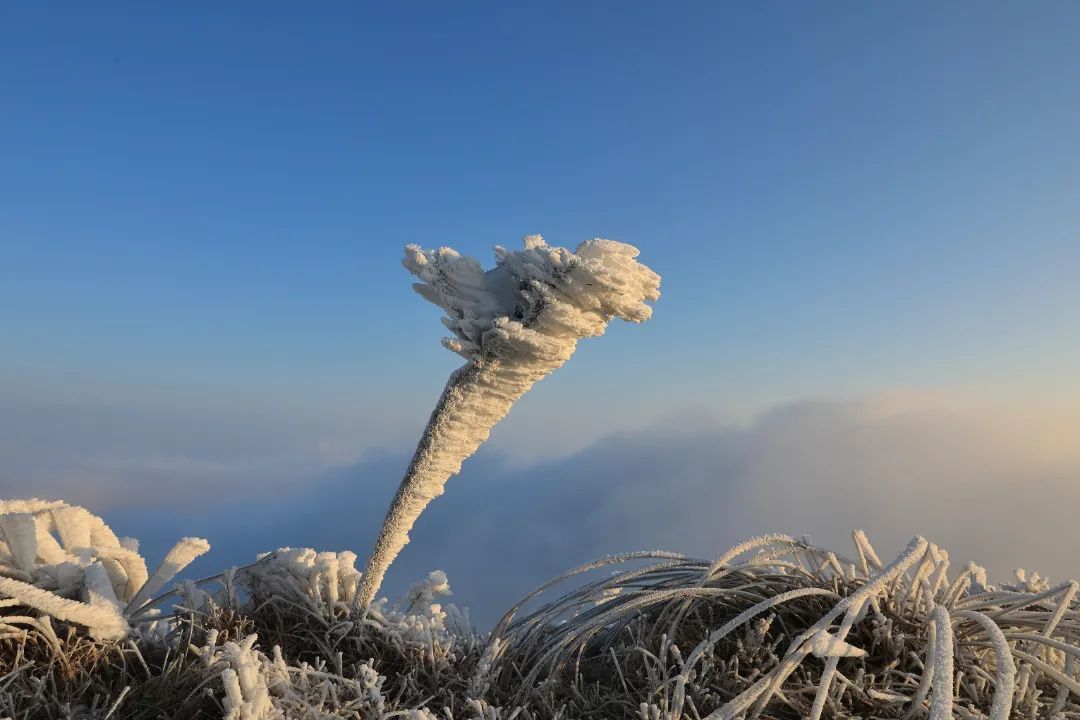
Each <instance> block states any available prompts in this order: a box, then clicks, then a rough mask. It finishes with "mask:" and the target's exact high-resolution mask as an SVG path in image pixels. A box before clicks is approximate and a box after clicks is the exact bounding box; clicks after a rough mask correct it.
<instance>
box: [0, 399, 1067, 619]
mask: <svg viewBox="0 0 1080 720" xmlns="http://www.w3.org/2000/svg"><path fill="white" fill-rule="evenodd" d="M538 427H539V426H538ZM208 433H209V434H211V435H214V436H215V438H216V440H215V443H216V444H214V445H213V446H214V447H220V443H226V444H228V441H229V438H221V437H219V436H217V435H216V434H214V433H212V432H209V431H208ZM198 445H199V443H198V442H195V441H192V442H190V443H188V445H187V446H186V447H187V448H188V452H187V455H188V456H191V455H192V453H193V452H194V451H195V449H196V448H197V447H198ZM500 445H501V443H500V442H499V439H498V438H497V437H496V438H495V439H494V440H493V442H492V445H491V446H490V447H489V448H488V449H487V451H484V450H482V451H481V452H480V453H479V455H477V456H476V457H474V458H472V459H471V460H469V461H468V462H467V463H466V464H465V466H464V467H463V469H462V473H461V477H460V478H459V479H458V481H457V482H456V483H455V484H454V485H453V486H452V487H450V488H449V489H448V492H447V494H446V495H445V496H443V497H441V498H439V499H438V500H437V501H436V502H434V503H432V505H431V506H430V507H429V509H428V511H427V512H426V513H425V514H424V516H423V517H422V518H421V519H420V521H419V522H418V523H417V525H416V526H415V528H414V531H413V542H412V544H411V545H410V546H409V547H408V549H407V550H406V551H405V552H404V553H403V554H402V555H401V557H400V559H399V561H398V563H397V564H396V565H395V566H394V568H393V569H392V570H391V573H390V576H389V578H388V583H387V586H386V590H387V592H393V591H394V590H395V589H396V588H398V587H404V586H405V585H406V584H407V583H408V582H410V581H412V580H415V579H416V578H417V577H420V576H421V575H422V574H425V573H426V572H427V571H428V570H431V569H433V568H442V569H445V570H446V571H447V573H448V574H449V576H450V579H451V582H452V583H453V584H454V587H455V599H456V600H457V601H458V602H461V603H463V604H465V605H469V606H472V607H473V608H474V611H476V613H477V617H478V619H480V620H482V621H484V622H487V621H490V620H491V619H492V618H493V617H494V615H495V614H496V613H497V612H498V611H499V610H500V609H503V608H505V607H507V606H508V605H509V604H510V603H511V602H512V601H513V600H515V599H517V597H519V596H520V595H522V594H524V593H525V592H527V591H528V590H530V589H531V588H532V587H533V586H535V585H537V584H539V583H540V582H541V581H543V580H545V579H547V578H548V577H550V576H551V575H553V574H555V573H557V572H559V571H561V570H564V569H566V568H569V567H570V566H572V565H574V564H576V563H579V562H582V561H585V560H589V559H592V558H594V557H596V556H599V555H603V554H605V553H608V552H616V551H626V550H636V549H643V548H649V549H652V548H663V549H669V550H676V551H682V552H686V553H689V554H694V555H701V556H705V557H711V556H714V555H715V554H717V553H718V552H721V551H722V550H723V549H725V548H727V547H729V546H730V545H732V544H733V543H734V542H736V541H738V540H740V539H742V538H744V537H746V536H749V535H753V534H759V533H762V532H766V531H780V532H787V533H791V534H802V533H809V534H811V535H812V536H813V537H814V539H815V540H816V541H818V542H820V543H824V544H830V545H833V544H835V545H839V546H842V547H846V543H847V542H848V534H849V532H850V531H851V529H853V528H856V527H861V528H864V529H865V530H866V531H867V532H868V533H870V536H871V538H872V539H873V540H874V541H875V542H876V543H877V544H878V545H879V546H880V548H881V552H882V553H883V554H892V553H893V552H894V551H897V550H899V549H900V548H901V547H902V546H903V544H904V543H906V542H907V540H909V539H910V538H911V536H912V535H914V534H916V533H918V534H923V535H925V536H927V537H929V538H932V539H934V540H935V541H937V542H939V543H941V544H942V545H943V546H944V547H946V548H947V549H949V550H950V551H951V553H952V556H953V559H954V561H956V562H963V561H966V560H968V559H972V560H976V561H978V562H980V563H982V564H984V565H986V566H988V567H989V569H990V570H991V573H992V575H995V576H997V577H999V578H1000V577H1002V576H1003V575H1004V574H1005V573H1009V572H1011V570H1012V569H1014V568H1016V567H1025V568H1028V569H1029V570H1038V571H1040V572H1041V573H1043V574H1044V575H1045V574H1049V575H1051V576H1052V577H1058V578H1063V577H1080V560H1078V559H1077V550H1076V548H1077V546H1078V545H1077V544H1078V543H1080V531H1078V530H1077V529H1076V523H1075V515H1076V508H1077V507H1080V418H1078V417H1077V413H1070V412H1068V411H1066V412H1061V411H1058V412H1052V411H1049V410H1047V409H1045V408H1036V407H1030V406H1028V407H1024V406H1020V405H1018V404H1015V403H1014V404H1011V405H1005V404H992V403H985V402H978V401H973V400H970V399H964V398H958V397H955V396H949V395H942V394H925V393H923V394H920V393H912V392H899V393H892V394H888V395H882V396H878V397H875V398H873V399H868V400H858V401H847V402H840V401H828V402H826V401H823V402H804V403H794V404H788V405H784V406H780V407H777V408H775V409H773V410H772V411H770V412H767V413H765V414H763V415H762V416H760V417H759V418H758V419H757V420H756V421H755V422H753V423H751V424H749V425H745V426H727V425H722V424H720V423H718V422H716V421H713V420H710V419H709V418H708V417H707V416H704V415H702V414H701V413H692V414H691V413H687V414H684V415H673V416H669V417H668V418H666V419H665V420H663V421H662V422H660V423H657V424H656V425H654V426H653V427H651V428H649V429H648V430H645V431H640V432H632V433H620V434H616V435H611V436H608V437H606V438H603V439H601V440H599V441H597V442H595V443H593V444H591V445H590V446H589V447H587V448H586V449H584V450H582V451H580V452H578V453H575V454H574V455H572V456H569V457H564V458H560V459H555V460H550V461H547V462H541V463H534V464H530V465H527V466H521V465H520V464H513V463H510V462H507V461H506V460H505V459H504V458H503V457H502V456H501V455H500V454H499V453H500V451H499V446H500ZM260 447H261V446H260ZM47 449H48V448H47V447H46V446H45V445H44V444H40V445H39V451H40V452H39V454H40V458H41V459H40V462H41V464H42V465H46V464H47V463H48V462H49V460H50V457H51V454H50V453H48V452H46V450H47ZM23 455H25V453H24V454H23ZM253 456H254V455H250V456H248V457H253ZM218 457H219V455H215V454H213V453H209V452H207V453H206V454H205V457H204V458H203V460H204V461H205V462H206V463H207V464H206V465H199V464H198V463H194V464H187V463H185V462H171V461H163V462H162V463H161V464H160V465H158V466H155V467H154V468H153V471H154V473H155V477H160V478H162V483H161V485H159V486H157V487H156V489H155V491H154V492H149V491H147V492H144V493H143V494H141V495H139V496H138V498H137V500H136V501H132V502H129V503H128V504H129V506H130V505H138V506H142V508H145V507H149V508H150V509H142V508H140V509H138V510H135V509H128V510H123V509H120V508H118V506H117V505H116V504H115V502H114V496H116V495H117V494H120V493H122V492H127V491H128V489H129V488H130V487H132V485H133V484H137V483H135V481H134V480H132V479H131V477H130V474H129V473H127V472H125V470H124V469H123V468H117V467H108V466H102V467H99V468H98V472H97V473H96V474H95V475H93V476H92V477H91V476H88V477H91V480H90V481H89V482H90V484H81V485H80V486H79V487H80V488H81V490H80V493H78V494H79V497H72V498H71V499H72V500H76V501H80V502H86V503H87V504H88V506H90V507H91V508H93V509H100V510H102V511H104V512H105V514H106V516H107V519H108V520H109V521H110V522H111V523H112V524H113V525H114V527H116V528H117V529H118V531H122V532H123V533H125V534H133V535H136V536H139V537H141V538H142V539H143V540H144V542H148V543H153V542H155V536H156V535H157V534H160V535H162V542H166V541H167V540H168V539H170V538H174V537H175V536H176V535H177V534H181V535H183V534H201V535H203V536H205V537H207V538H208V539H209V540H210V541H211V543H212V544H213V546H214V551H213V552H212V553H210V555H209V556H208V557H207V558H206V559H205V560H204V561H203V563H204V567H205V569H210V566H211V565H213V566H215V567H219V566H224V565H227V564H231V563H235V562H243V561H246V560H250V559H251V557H253V555H254V553H255V552H257V551H260V550H265V549H267V548H271V547H278V546H280V545H307V546H313V547H319V548H323V549H328V550H336V549H342V548H349V549H352V550H355V551H356V552H358V553H360V554H363V553H365V552H366V551H367V549H368V547H369V546H370V543H371V542H372V541H373V540H374V538H375V534H376V533H377V531H378V527H379V522H380V521H381V520H382V516H383V513H384V512H385V510H386V507H387V504H388V502H389V500H390V498H391V496H392V494H393V492H394V489H395V488H396V484H397V479H398V478H399V477H400V475H401V472H402V470H403V468H404V467H405V464H406V463H407V460H408V454H407V448H406V447H405V445H404V444H402V446H401V448H400V451H395V452H393V453H378V454H369V455H368V456H367V457H366V459H364V460H363V461H361V462H359V463H358V464H356V465H354V466H350V467H345V468H340V469H337V470H334V471H331V472H326V473H323V474H321V475H315V476H312V475H308V476H307V477H308V481H307V482H299V481H298V480H297V478H298V477H299V475H296V476H294V477H293V479H292V481H291V482H286V481H285V480H283V479H280V478H282V477H283V476H284V475H286V474H287V472H285V471H283V469H282V468H281V467H275V464H276V463H277V462H278V461H277V460H275V456H273V455H270V456H268V458H267V460H266V464H265V466H259V467H248V466H243V467H242V469H241V470H238V469H236V468H235V467H231V466H229V465H228V462H227V459H228V458H226V461H225V463H224V464H216V463H218V460H217V459H216V458H218ZM284 457H286V458H288V457H291V456H290V455H289V454H288V453H287V452H286V453H284ZM22 462H23V463H28V462H29V460H28V459H26V458H24V459H23V460H22ZM241 465H243V463H242V462H241ZM290 467H292V466H291V465H289V464H288V462H286V463H285V468H286V470H287V469H288V468H290ZM3 470H4V474H3V476H2V479H0V495H3V496H5V497H6V496H11V495H27V494H47V495H51V494H54V491H55V492H59V491H62V490H64V489H65V488H64V487H63V486H62V485H55V486H50V485H43V486H41V488H40V489H39V488H38V487H37V486H36V485H35V484H34V483H31V485H30V486H28V485H27V484H25V483H22V482H18V481H17V480H16V479H15V475H14V474H13V473H11V472H10V471H11V467H10V466H9V464H8V463H6V462H5V463H4V468H3ZM22 470H24V471H31V472H30V474H29V475H26V474H23V475H22V477H35V476H34V475H33V473H32V470H33V469H32V468H28V467H23V468H22ZM143 472H145V468H143ZM268 476H269V477H275V478H279V479H280V481H279V482H277V483H276V484H274V485H273V486H272V490H271V491H270V492H260V488H261V487H264V486H263V485H262V484H261V483H263V482H265V478H266V477H268ZM138 477H145V475H142V474H140V475H138ZM200 478H201V479H200ZM222 484H225V485H226V486H231V487H232V492H233V493H234V494H235V493H236V492H239V493H241V494H243V495H244V496H245V497H247V498H256V497H257V498H258V500H257V503H258V505H257V507H256V508H255V509H253V510H252V511H250V512H248V513H246V514H245V515H244V517H243V519H242V522H238V520H237V517H238V516H237V514H236V511H235V507H236V506H235V503H228V504H227V506H226V507H221V504H220V503H218V502H216V500H217V498H219V497H221V494H220V493H219V492H218V491H217V490H215V487H217V486H219V485H222ZM193 492H194V493H198V492H204V493H210V494H209V495H208V497H211V498H213V499H212V500H211V501H210V502H209V503H208V505H209V507H208V508H207V509H205V510H196V509H195V506H193V505H192V504H190V503H189V504H188V507H189V508H191V509H189V510H186V511H184V513H181V514H177V512H176V509H175V508H174V507H171V506H170V503H172V502H173V501H174V499H175V496H176V495H177V494H181V493H182V494H184V495H190V494H191V493H193ZM154 506H158V507H162V508H164V509H162V510H160V511H155V510H154V509H153V507H154ZM110 507H112V508H113V510H112V512H111V513H110V512H109V508H110ZM148 549H149V546H148ZM166 549H167V548H166Z"/></svg>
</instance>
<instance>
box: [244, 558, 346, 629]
mask: <svg viewBox="0 0 1080 720" xmlns="http://www.w3.org/2000/svg"><path fill="white" fill-rule="evenodd" d="M244 575H245V577H246V580H247V583H248V585H249V587H250V589H251V591H252V593H254V594H255V596H256V597H258V598H264V599H265V598H271V597H279V598H283V599H286V600H289V601H291V602H294V603H298V604H301V605H303V606H305V607H309V608H311V609H312V610H314V611H315V612H317V613H320V614H322V615H326V616H333V614H334V612H335V610H345V611H347V610H348V609H349V608H350V607H351V606H352V605H353V604H354V602H355V600H356V589H357V586H358V584H359V582H360V571H359V570H357V569H356V554H355V553H352V552H349V551H348V550H345V551H342V552H340V553H333V552H316V551H315V550H312V549H311V548H280V549H278V550H275V551H274V552H272V553H264V554H262V555H260V556H259V562H257V563H255V564H254V565H251V566H249V567H248V568H246V569H245V572H244Z"/></svg>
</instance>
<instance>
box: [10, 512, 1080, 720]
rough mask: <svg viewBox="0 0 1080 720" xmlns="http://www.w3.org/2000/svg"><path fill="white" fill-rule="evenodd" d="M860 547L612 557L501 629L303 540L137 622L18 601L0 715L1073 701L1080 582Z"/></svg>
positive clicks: (475, 713)
mask: <svg viewBox="0 0 1080 720" xmlns="http://www.w3.org/2000/svg"><path fill="white" fill-rule="evenodd" d="M854 541H855V542H854V549H853V552H852V553H850V554H849V555H850V557H845V556H844V555H842V554H838V553H834V552H830V551H828V550H824V549H821V548H818V547H815V546H813V545H812V544H810V543H809V542H808V541H805V540H797V539H793V538H788V537H785V536H779V535H776V536H767V537H763V538H757V539H755V540H752V541H749V542H747V543H745V544H743V545H740V546H738V547H736V548H733V549H732V550H731V551H729V552H728V553H725V554H724V555H723V556H721V557H720V558H718V559H716V560H712V561H707V560H699V559H693V558H686V557H683V556H680V555H676V554H673V553H660V552H651V553H636V554H631V555H626V556H618V557H611V558H605V559H603V560H601V561H598V562H596V563H593V564H591V565H587V566H583V567H582V568H578V569H576V570H574V571H571V572H570V573H567V575H565V576H563V577H561V578H557V579H556V580H554V581H552V582H551V583H549V584H547V585H545V586H544V587H542V588H540V590H538V591H537V593H535V594H534V595H531V596H529V597H527V598H525V599H524V600H523V602H522V604H520V605H519V606H518V607H515V608H513V609H512V610H511V611H510V612H508V613H507V615H506V617H504V618H503V620H502V621H500V622H499V623H498V624H497V625H496V627H495V628H494V630H493V631H492V632H491V633H489V634H481V633H478V632H476V631H475V630H474V629H473V628H471V627H470V624H469V622H468V618H467V615H466V614H465V613H463V612H461V611H459V610H458V609H457V608H455V607H454V606H453V605H446V604H444V603H443V602H442V601H443V600H444V599H445V596H446V595H448V594H449V586H448V583H447V579H446V577H445V576H444V575H443V574H442V573H440V572H434V573H432V574H431V575H430V576H429V577H428V578H426V579H424V580H423V581H421V582H419V583H417V584H416V585H414V586H413V587H412V588H411V589H410V590H409V592H407V593H406V594H405V596H404V597H402V598H401V599H400V600H398V601H397V602H396V603H393V604H389V603H386V602H385V601H380V602H378V603H375V604H374V605H372V606H364V605H362V604H361V603H358V602H357V599H358V587H359V581H360V579H361V578H360V573H359V572H358V571H357V569H356V567H355V560H356V557H355V555H353V554H352V553H347V552H343V553H326V552H323V553H317V552H315V551H313V550H306V549H288V548H285V549H281V550H278V551H276V552H274V553H269V554H267V555H266V556H264V557H263V558H261V559H260V560H259V562H257V563H255V564H254V565H252V566H249V567H247V568H241V569H236V570H232V571H229V572H226V573H223V574H222V575H220V576H217V577H215V578H212V579H209V580H207V581H205V582H202V583H198V584H197V583H192V582H186V583H181V584H180V585H178V586H176V587H175V588H174V589H172V590H170V591H168V592H167V593H166V594H165V595H160V596H158V597H157V598H155V599H154V600H153V602H152V603H151V607H158V608H161V609H164V610H166V611H167V612H166V615H164V616H155V617H154V619H153V622H140V621H139V620H138V619H137V618H135V619H132V628H131V634H130V635H129V636H128V637H127V638H124V639H122V640H117V639H94V638H93V637H92V636H91V635H90V633H89V632H88V631H87V629H86V628H85V627H84V626H82V625H79V624H68V623H64V622H62V621H59V620H57V619H55V618H53V619H47V618H46V617H44V616H43V615H42V613H41V611H40V610H37V611H35V610H34V609H33V608H28V607H25V606H23V605H20V604H19V603H18V601H15V602H12V601H10V600H9V601H6V602H4V604H3V607H2V609H0V612H2V613H3V614H4V615H5V616H6V617H5V618H4V622H5V623H6V625H7V628H8V629H7V630H6V631H5V634H4V636H3V638H2V639H0V717H10V718H39V717H40V718H62V717H78V718H220V717H226V718H235V719H237V720H239V719H242V718H312V719H314V718H391V717H403V718H410V719H413V718H415V719H428V718H436V717H437V718H447V719H461V718H480V719H481V720H494V719H495V718H501V719H503V720H509V719H510V718H521V719H523V720H528V719H532V718H537V719H538V718H625V717H637V718H643V719H644V720H660V719H661V718H672V719H674V718H689V719H696V718H705V717H709V718H734V717H762V718H806V717H810V718H813V717H830V718H841V717H852V718H854V717H859V718H870V717H882V718H917V717H930V718H949V717H957V718H983V717H991V718H1005V717H1010V716H1011V717H1023V718H1030V717H1037V718H1072V717H1080V701H1078V700H1077V698H1078V697H1080V695H1078V693H1080V684H1078V682H1077V674H1078V670H1080V668H1078V667H1077V657H1078V656H1080V603H1078V601H1077V597H1076V595H1077V588H1078V586H1077V584H1076V583H1075V582H1066V583H1060V584H1051V583H1049V582H1048V581H1047V580H1045V579H1042V578H1039V577H1038V576H1037V575H1034V574H1033V575H1027V574H1025V573H1018V575H1017V577H1016V578H1015V580H1014V581H1013V582H1010V583H1006V584H1002V585H998V586H992V585H990V584H989V582H988V580H987V578H986V577H985V573H984V572H983V571H982V570H981V568H979V567H977V566H975V565H970V564H969V565H967V566H963V567H960V568H956V569H953V568H951V567H950V563H949V558H948V554H947V553H946V552H945V551H944V550H943V549H941V548H939V547H937V546H935V545H934V544H933V543H930V542H927V541H926V540H923V539H922V538H916V539H915V540H913V541H912V543H911V544H910V545H909V546H908V547H907V548H906V550H905V551H904V553H902V554H901V555H900V556H899V557H898V558H896V559H895V560H893V561H892V562H889V563H883V562H882V561H881V560H879V559H878V557H877V555H876V554H875V552H874V550H873V548H872V547H871V546H870V543H869V541H868V540H867V539H866V538H865V536H864V535H862V533H858V532H857V533H855V535H854ZM613 571H614V572H613ZM589 578H593V579H592V580H591V582H584V583H581V580H582V579H584V580H588V579H589ZM564 582H570V583H577V584H576V585H572V586H571V589H570V590H568V591H565V592H564V593H562V594H560V593H559V592H558V590H557V588H558V586H559V585H560V584H561V583H564ZM73 602H76V601H73ZM20 617H21V618H24V620H19V621H16V618H20ZM25 619H32V620H33V622H27V621H26V620H25ZM149 619H151V618H148V620H149Z"/></svg>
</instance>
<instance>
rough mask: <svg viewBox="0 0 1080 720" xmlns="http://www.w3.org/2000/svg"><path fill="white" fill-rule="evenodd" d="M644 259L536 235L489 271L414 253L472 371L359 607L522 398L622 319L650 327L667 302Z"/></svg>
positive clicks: (376, 554)
mask: <svg viewBox="0 0 1080 720" xmlns="http://www.w3.org/2000/svg"><path fill="white" fill-rule="evenodd" d="M637 255H638V250H637V248H635V247H633V246H631V245H627V244H624V243H620V242H615V241H612V240H601V239H596V240H587V241H585V242H583V243H581V244H580V245H578V247H577V249H576V250H575V251H573V252H571V251H569V250H567V249H566V248H556V247H549V246H548V245H546V244H545V243H544V241H543V238H541V237H540V236H539V235H531V236H529V237H526V238H525V248H524V249H523V250H516V251H509V250H506V249H504V248H501V247H496V248H495V261H496V266H495V268H494V269H492V270H489V271H487V272H485V271H484V270H483V268H481V266H480V263H479V262H477V261H476V260H474V259H472V258H467V257H462V256H461V255H459V254H458V253H457V252H456V251H454V250H452V249H450V248H439V249H438V250H423V249H421V248H420V247H418V246H416V245H410V246H409V247H408V248H406V250H405V260H404V261H403V264H404V265H405V267H406V268H407V269H408V270H409V272H411V273H413V274H414V275H416V276H417V277H418V278H420V280H422V281H423V282H420V283H417V284H415V285H413V288H414V289H415V290H416V291H417V292H418V293H419V294H420V295H422V296H423V297H424V298H425V299H427V300H429V301H431V302H433V303H435V304H436V305H438V306H439V307H441V308H443V309H444V310H445V311H446V317H445V318H443V324H444V325H445V326H446V327H447V328H448V329H449V330H450V331H451V332H452V333H453V334H454V337H451V338H446V339H444V340H443V344H444V345H445V346H446V347H447V348H449V349H450V350H452V351H454V352H456V353H458V354H459V355H461V356H462V357H464V358H465V359H466V360H467V361H468V362H467V363H466V364H465V365H464V366H462V367H460V368H458V369H457V370H456V371H454V373H453V374H452V375H451V376H450V380H449V381H448V382H447V385H446V389H445V390H444V391H443V394H442V397H441V398H440V399H439V402H438V404H437V405H436V406H435V410H434V412H432V414H431V419H430V420H429V421H428V424H427V427H426V428H425V429H424V433H423V436H422V437H421V438H420V442H419V444H418V445H417V448H416V453H415V455H414V456H413V459H412V462H411V463H410V465H409V468H408V470H407V471H406V473H405V478H404V479H403V480H402V482H401V486H400V487H399V488H398V492H397V495H396V496H395V498H394V501H393V503H392V504H391V506H390V510H389V512H388V513H387V516H386V520H385V521H384V522H383V527H382V530H381V531H380V533H379V538H378V540H377V541H376V543H375V548H374V550H373V552H372V554H371V557H370V559H369V560H368V564H367V568H366V570H365V571H364V575H363V578H362V579H361V586H360V594H359V600H360V603H361V604H363V605H366V604H370V603H371V601H372V600H373V599H374V597H375V593H376V592H377V591H378V589H379V586H380V585H381V583H382V579H383V575H384V574H385V573H386V569H387V568H388V567H389V566H390V563H392V562H393V561H394V558H395V557H397V554H398V553H399V552H400V551H401V549H402V548H403V547H405V545H406V544H407V543H408V542H409V534H408V533H409V530H410V529H411V528H412V526H413V523H414V522H415V521H416V518H417V517H419V515H420V513H421V512H422V511H423V509H424V507H426V506H427V504H428V503H429V502H431V500H432V499H434V498H436V497H438V496H439V495H442V493H443V487H444V486H445V484H446V481H447V479H449V477H450V476H451V475H454V474H456V473H457V472H459V471H460V470H461V463H462V462H463V461H464V460H465V459H466V458H468V457H469V456H470V455H472V454H473V453H474V452H476V449H477V448H478V447H479V446H480V444H481V443H483V442H484V441H485V440H486V439H487V437H488V434H489V433H490V432H491V428H492V427H494V425H495V424H496V423H497V422H499V420H501V419H502V418H503V417H504V416H505V415H506V414H507V413H508V412H509V411H510V408H511V406H512V405H513V404H514V402H515V401H517V399H518V398H520V397H521V396H522V395H524V394H525V392H526V391H528V389H529V388H530V387H532V386H533V384H534V383H535V382H536V381H537V380H540V379H541V378H543V377H544V376H546V375H548V374H549V373H551V372H553V371H554V370H556V369H558V368H559V367H560V366H562V364H563V363H565V362H566V361H567V360H569V359H570V356H571V355H573V354H574V349H575V348H576V347H577V341H578V340H580V339H581V338H586V337H594V336H597V335H602V334H603V333H604V330H605V329H606V328H607V325H608V323H609V322H611V320H613V319H614V318H622V319H623V320H628V321H630V322H643V321H645V320H647V319H649V317H650V316H651V315H652V308H651V307H650V306H649V305H648V304H646V301H650V300H656V299H658V298H659V297H660V289H659V288H660V276H659V275H657V274H656V273H654V272H653V271H652V270H650V269H649V268H648V267H646V266H645V265H642V264H641V263H639V262H637V260H635V258H636V257H637Z"/></svg>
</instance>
